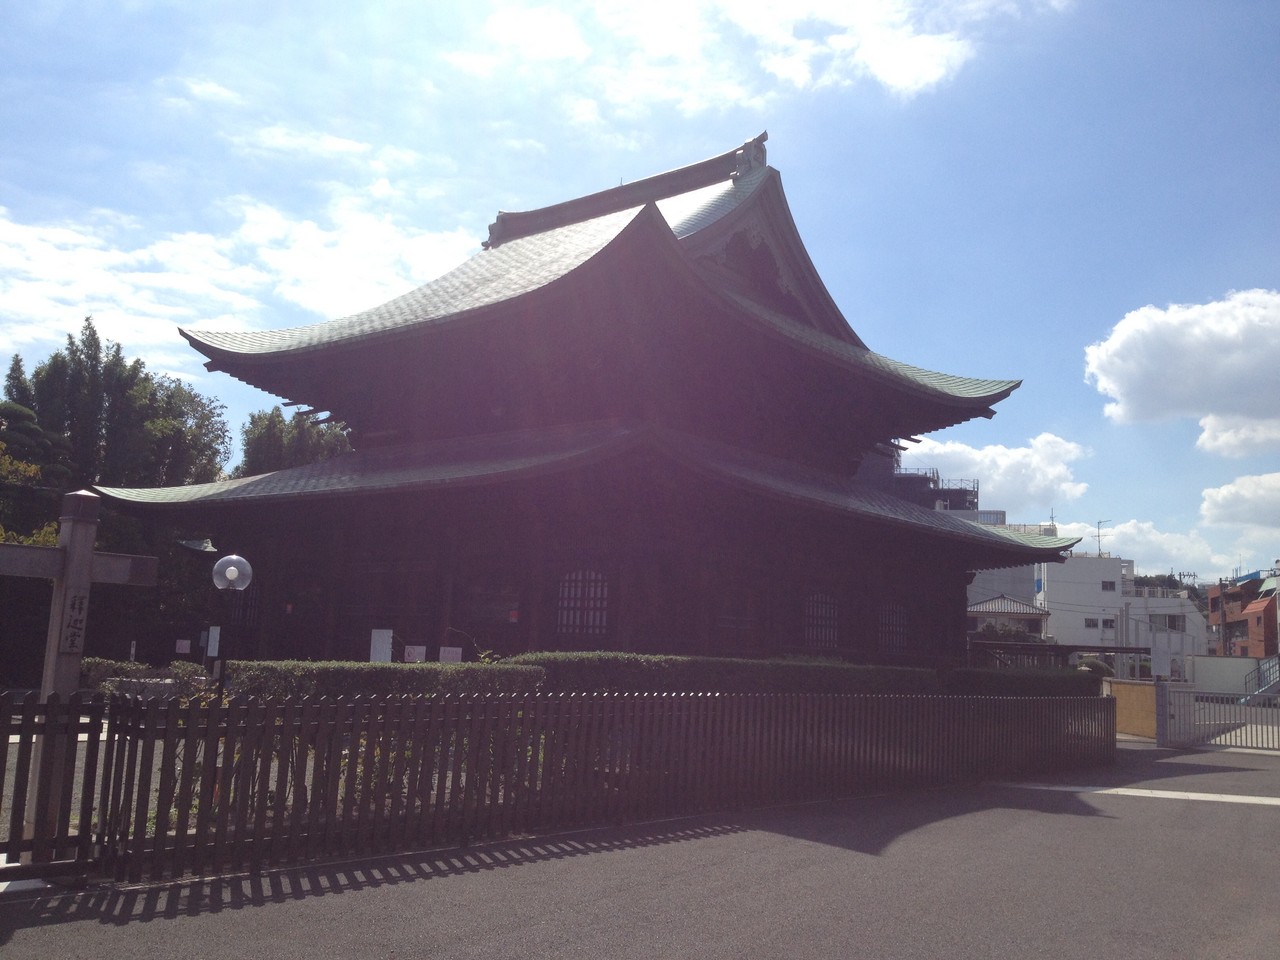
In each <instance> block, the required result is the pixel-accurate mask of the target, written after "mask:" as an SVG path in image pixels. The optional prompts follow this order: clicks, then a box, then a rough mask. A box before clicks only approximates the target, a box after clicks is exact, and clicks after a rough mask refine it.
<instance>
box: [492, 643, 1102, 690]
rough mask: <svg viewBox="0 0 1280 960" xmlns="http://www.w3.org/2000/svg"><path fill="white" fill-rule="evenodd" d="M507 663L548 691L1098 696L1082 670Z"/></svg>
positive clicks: (707, 661)
mask: <svg viewBox="0 0 1280 960" xmlns="http://www.w3.org/2000/svg"><path fill="white" fill-rule="evenodd" d="M503 662H504V663H512V664H527V665H530V666H537V667H541V668H542V669H543V670H545V671H546V674H547V677H546V681H545V682H544V683H543V686H542V690H543V692H547V693H575V692H576V693H588V692H612V693H624V692H635V693H663V692H670V693H676V692H681V693H703V692H710V691H717V692H720V693H878V694H889V693H892V694H912V693H915V694H943V693H945V694H953V695H970V696H979V695H980V696H1097V695H1098V693H1099V691H1100V690H1101V682H1100V681H1099V680H1098V679H1097V678H1096V677H1094V676H1093V675H1092V674H1090V673H1088V672H1085V671H1080V670H1023V671H1012V670H1010V671H1004V670H969V669H958V670H947V671H942V672H939V671H936V670H929V669H922V668H918V667H888V666H866V665H862V664H849V663H843V662H839V661H822V660H735V659H728V658H723V657H673V656H646V655H642V654H635V653H524V654H519V655H518V656H515V657H511V658H510V659H508V660H504V661H503Z"/></svg>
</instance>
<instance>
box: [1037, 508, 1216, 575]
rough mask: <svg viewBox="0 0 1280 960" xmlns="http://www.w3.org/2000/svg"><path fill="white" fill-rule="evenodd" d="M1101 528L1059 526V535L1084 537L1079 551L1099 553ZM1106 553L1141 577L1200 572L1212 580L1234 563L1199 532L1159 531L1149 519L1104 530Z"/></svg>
mask: <svg viewBox="0 0 1280 960" xmlns="http://www.w3.org/2000/svg"><path fill="white" fill-rule="evenodd" d="M1097 534H1098V528H1097V526H1096V525H1095V524H1091V523H1059V524H1058V536H1060V537H1080V538H1081V541H1080V544H1079V545H1078V546H1077V547H1076V550H1077V551H1078V552H1084V553H1095V552H1096V551H1097V550H1098V539H1097ZM1102 550H1103V551H1104V552H1107V553H1110V554H1111V555H1112V556H1117V557H1124V558H1125V559H1126V560H1132V561H1133V563H1134V568H1135V572H1137V573H1139V574H1143V573H1146V574H1161V573H1168V572H1169V571H1171V570H1172V571H1173V572H1174V573H1196V574H1198V575H1201V576H1205V577H1211V576H1214V575H1215V574H1216V571H1220V570H1225V569H1226V568H1227V567H1228V566H1229V565H1230V563H1231V562H1232V561H1231V556H1230V554H1229V553H1224V552H1222V551H1221V550H1219V549H1217V548H1216V547H1215V546H1214V544H1212V543H1210V542H1209V540H1208V539H1206V538H1205V536H1204V535H1203V534H1202V533H1200V532H1199V531H1198V530H1190V531H1187V532H1185V533H1181V532H1166V531H1162V530H1158V529H1157V528H1156V525H1155V524H1154V523H1151V522H1150V521H1148V520H1123V521H1120V522H1116V523H1105V524H1104V525H1103V527H1102Z"/></svg>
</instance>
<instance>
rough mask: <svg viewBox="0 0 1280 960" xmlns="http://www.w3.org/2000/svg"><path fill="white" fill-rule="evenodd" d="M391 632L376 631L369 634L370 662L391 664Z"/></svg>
mask: <svg viewBox="0 0 1280 960" xmlns="http://www.w3.org/2000/svg"><path fill="white" fill-rule="evenodd" d="M392 634H393V631H391V630H374V631H373V632H371V633H370V634H369V662H370V663H390V662H391V637H392Z"/></svg>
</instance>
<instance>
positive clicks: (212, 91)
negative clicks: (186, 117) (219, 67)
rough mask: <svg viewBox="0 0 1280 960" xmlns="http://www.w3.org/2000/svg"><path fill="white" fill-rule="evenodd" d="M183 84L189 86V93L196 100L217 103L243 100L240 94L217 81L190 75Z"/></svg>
mask: <svg viewBox="0 0 1280 960" xmlns="http://www.w3.org/2000/svg"><path fill="white" fill-rule="evenodd" d="M182 85H183V86H184V87H186V88H187V93H189V94H190V95H191V96H192V97H193V98H194V99H196V100H206V101H212V102H215V103H238V102H240V100H241V97H240V94H238V93H236V92H235V91H234V90H228V89H227V88H226V87H224V86H223V85H222V84H220V83H215V82H214V81H212V80H201V79H196V78H194V77H188V78H186V79H184V80H183V81H182Z"/></svg>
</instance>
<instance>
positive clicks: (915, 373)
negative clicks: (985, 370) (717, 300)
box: [724, 292, 1022, 404]
mask: <svg viewBox="0 0 1280 960" xmlns="http://www.w3.org/2000/svg"><path fill="white" fill-rule="evenodd" d="M724 295H725V296H726V297H727V298H729V299H730V300H732V301H733V302H734V303H735V304H736V305H737V306H738V307H739V308H740V309H741V310H742V311H744V312H745V313H747V314H748V315H750V316H752V317H754V318H756V320H758V321H759V322H760V323H762V324H764V325H765V326H767V327H768V328H769V329H770V330H771V331H773V332H775V333H776V334H778V335H780V336H782V337H785V338H786V339H788V340H790V341H792V342H794V343H796V344H798V345H800V346H803V347H805V348H807V349H809V350H812V351H814V352H816V353H819V354H822V355H824V356H826V357H828V358H830V359H832V360H835V361H838V362H841V363H843V364H845V365H847V366H850V367H856V368H860V369H863V370H866V371H869V372H872V373H874V374H877V375H879V376H880V377H881V378H882V379H884V380H889V381H893V382H896V383H899V384H908V385H910V386H912V387H916V388H921V389H923V390H925V391H927V392H929V393H930V394H933V395H934V396H935V397H937V398H940V399H947V398H950V399H958V400H966V401H981V402H983V403H986V404H992V403H997V402H999V401H1000V400H1003V399H1004V398H1005V397H1007V396H1008V395H1009V394H1010V393H1012V392H1013V391H1014V390H1016V389H1017V388H1018V386H1019V385H1020V384H1021V382H1022V381H1020V380H986V379H981V378H977V377H960V376H956V375H954V374H950V373H938V372H937V371H935V370H925V369H923V368H922V367H913V366H911V365H910V364H908V363H902V362H900V361H898V360H891V359H889V358H888V357H885V356H882V355H880V354H878V353H875V352H873V351H871V350H867V349H864V348H862V347H858V346H857V345H855V344H852V343H847V342H845V341H843V340H838V339H836V338H835V337H832V336H829V335H827V334H825V333H823V332H822V331H821V330H815V329H814V328H812V327H806V326H804V325H803V324H799V323H795V322H794V321H792V320H790V319H788V318H787V317H784V316H783V315H782V314H780V313H778V312H776V311H774V310H770V309H769V308H768V307H766V306H764V305H763V304H760V303H758V302H756V301H755V300H751V299H750V298H748V297H744V296H742V295H741V294H738V293H731V292H726V293H725V294H724Z"/></svg>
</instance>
